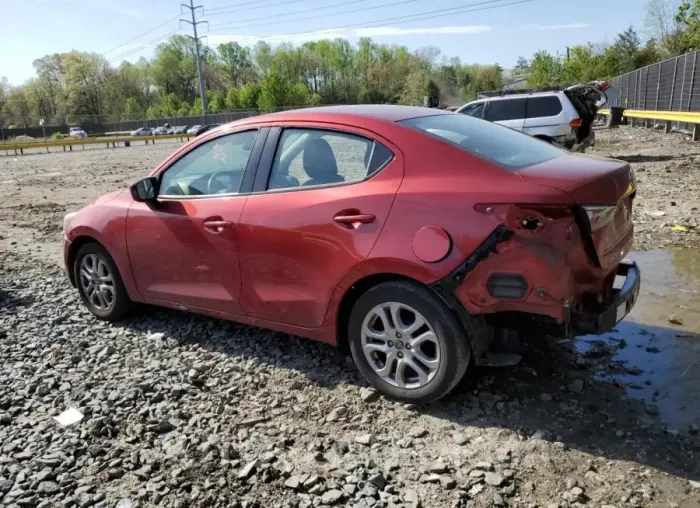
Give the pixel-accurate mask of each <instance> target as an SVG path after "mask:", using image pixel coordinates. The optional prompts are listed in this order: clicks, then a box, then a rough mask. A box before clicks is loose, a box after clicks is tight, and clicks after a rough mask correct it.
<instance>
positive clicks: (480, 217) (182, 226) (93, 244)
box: [64, 106, 640, 402]
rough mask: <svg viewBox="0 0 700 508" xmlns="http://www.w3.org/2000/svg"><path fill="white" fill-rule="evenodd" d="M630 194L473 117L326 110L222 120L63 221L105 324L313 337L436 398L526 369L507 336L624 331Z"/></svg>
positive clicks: (556, 152)
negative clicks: (150, 322)
mask: <svg viewBox="0 0 700 508" xmlns="http://www.w3.org/2000/svg"><path fill="white" fill-rule="evenodd" d="M634 196H635V182H634V176H633V174H632V172H631V170H630V168H629V166H628V165H627V164H625V163H623V162H620V161H615V160H608V159H602V158H594V157H589V156H582V155H572V154H569V153H568V152H565V151H563V150H560V149H558V148H556V147H553V146H551V145H548V144H546V143H545V142H542V141H539V140H536V139H533V138H531V137H529V136H527V135H524V134H520V133H518V132H515V131H513V130H510V129H508V128H505V127H501V126H498V125H495V124H492V123H489V122H486V121H482V120H478V119H474V118H471V117H469V116H466V115H461V114H456V113H449V112H444V111H438V110H435V109H428V108H414V107H403V106H339V107H323V108H314V109H306V110H300V111H290V112H285V113H278V114H272V115H266V116H259V117H254V118H249V119H246V120H242V121H237V122H234V123H230V124H227V125H223V126H221V127H218V128H216V129H213V130H212V131H210V132H207V133H206V134H204V135H202V136H201V137H197V138H195V139H194V140H192V141H191V142H190V143H188V144H186V145H184V146H183V147H182V148H180V149H178V150H177V151H176V152H175V153H173V154H172V155H171V156H170V157H168V158H167V159H166V160H165V161H163V162H162V163H161V164H160V165H159V166H158V167H157V168H156V169H155V170H154V171H153V172H152V173H151V175H150V176H149V177H147V178H144V179H143V180H140V181H139V182H137V183H135V184H134V185H133V186H132V187H131V188H130V189H125V190H121V191H116V192H112V193H110V194H107V195H105V196H103V197H101V198H100V199H98V200H97V201H95V202H94V203H93V204H91V205H89V206H87V207H85V208H83V209H82V210H80V211H78V212H75V213H71V214H69V215H67V216H66V218H65V220H64V236H65V263H66V268H67V272H68V275H69V277H70V280H71V282H72V283H73V285H74V286H75V287H77V289H78V291H79V293H80V297H81V298H82V301H83V302H84V304H85V305H86V306H87V308H88V309H89V310H90V311H91V312H92V313H93V314H94V315H95V316H97V317H98V318H100V319H105V320H117V319H119V318H121V317H122V316H124V315H125V313H126V312H127V311H128V310H129V309H130V307H131V305H132V303H133V302H144V303H148V304H154V305H161V306H165V307H172V308H175V309H182V310H188V311H192V312H198V313H202V314H207V315H210V316H215V317H218V318H224V319H230V320H234V321H239V322H242V323H247V324H250V325H255V326H261V327H265V328H270V329H274V330H278V331H282V332H286V333H290V334H294V335H301V336H306V337H310V338H313V339H317V340H321V341H324V342H327V343H330V344H334V345H337V346H339V347H341V348H344V349H346V350H349V351H350V353H351V354H352V357H353V358H354V360H355V362H356V364H357V366H358V368H359V369H360V371H361V372H362V374H363V375H364V376H365V377H366V378H367V380H368V381H369V382H370V383H371V384H372V385H373V386H375V387H376V388H377V389H378V390H379V391H381V392H382V393H384V394H386V395H388V396H390V397H392V398H395V399H398V400H403V401H410V402H425V401H431V400H435V399H437V398H439V397H442V396H443V395H445V394H446V393H447V392H449V391H450V389H452V388H453V387H454V386H455V385H456V384H457V382H458V381H459V380H460V378H461V377H462V376H463V374H464V372H465V370H466V368H467V366H468V365H469V364H470V362H471V363H475V364H482V365H498V364H500V365H503V364H512V363H513V362H515V361H517V360H518V358H519V357H518V356H517V354H515V353H516V351H514V350H513V348H512V345H513V342H514V341H513V340H510V338H512V337H516V336H520V335H525V334H533V333H543V334H548V335H551V336H560V337H561V336H572V335H576V334H588V333H594V334H600V333H603V332H606V331H608V330H610V329H611V328H612V327H613V326H615V324H616V323H617V322H619V321H620V320H621V319H622V318H623V317H624V316H625V315H626V314H627V313H628V312H629V311H630V309H631V308H632V306H633V305H634V303H635V300H636V298H637V295H638V293H639V283H640V275H639V270H638V268H637V266H636V265H635V264H633V263H624V262H622V259H623V258H624V257H625V256H626V255H627V253H628V252H629V250H630V248H631V246H632V240H633V225H632V220H631V210H632V200H633V199H634ZM616 279H617V280H618V281H620V280H622V282H621V283H618V284H615V282H616ZM506 339H508V340H506Z"/></svg>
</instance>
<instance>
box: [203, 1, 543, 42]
mask: <svg viewBox="0 0 700 508" xmlns="http://www.w3.org/2000/svg"><path fill="white" fill-rule="evenodd" d="M502 1H503V0H486V1H483V2H476V3H473V4H469V5H466V6H465V5H462V6H459V7H451V8H448V9H440V10H437V11H435V10H433V11H428V12H422V13H417V14H409V15H406V16H399V17H390V18H384V19H380V20H376V21H370V22H369V23H374V24H373V25H370V26H367V25H365V24H357V23H350V24H346V25H338V26H335V27H332V28H324V29H321V30H316V31H309V30H305V31H303V32H293V33H288V34H283V35H276V36H272V37H264V36H261V37H248V38H244V39H243V40H242V41H239V42H243V43H245V42H253V41H258V40H264V41H275V40H282V39H286V38H288V37H290V36H295V35H307V34H313V33H316V32H322V31H326V32H327V31H332V30H340V29H344V28H377V27H381V26H386V25H395V24H398V23H402V22H413V21H424V20H428V19H435V18H441V17H445V16H452V15H455V14H466V13H469V12H478V11H487V10H492V9H497V8H500V7H508V6H510V5H518V4H524V3H529V2H533V1H534V0H517V1H514V2H509V3H505V4H499V5H489V6H487V7H479V8H476V9H472V8H470V7H473V6H476V5H484V4H493V3H497V2H502ZM462 9H466V10H462ZM436 13H439V14H436ZM318 17H319V16H311V17H305V18H297V19H292V20H289V22H290V23H292V22H297V21H305V20H308V19H316V18H318ZM324 17H325V16H324ZM407 18H415V19H407ZM285 22H286V21H285ZM212 33H216V32H212ZM219 33H220V34H221V32H219ZM224 35H228V34H224Z"/></svg>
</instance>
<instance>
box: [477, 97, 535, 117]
mask: <svg viewBox="0 0 700 508" xmlns="http://www.w3.org/2000/svg"><path fill="white" fill-rule="evenodd" d="M526 103H527V99H500V100H497V101H490V102H489V104H488V106H486V119H487V120H489V121H491V122H502V121H505V120H522V119H523V118H525V104H526Z"/></svg>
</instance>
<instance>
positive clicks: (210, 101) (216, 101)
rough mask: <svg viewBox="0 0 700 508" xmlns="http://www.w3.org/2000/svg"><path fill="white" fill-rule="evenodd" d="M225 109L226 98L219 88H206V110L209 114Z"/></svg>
mask: <svg viewBox="0 0 700 508" xmlns="http://www.w3.org/2000/svg"><path fill="white" fill-rule="evenodd" d="M225 109H226V99H225V97H224V94H223V93H221V92H220V91H219V90H215V91H213V92H212V91H211V90H207V111H208V112H209V113H211V114H216V113H221V112H222V111H224V110H225Z"/></svg>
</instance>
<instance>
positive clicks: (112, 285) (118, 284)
mask: <svg viewBox="0 0 700 508" xmlns="http://www.w3.org/2000/svg"><path fill="white" fill-rule="evenodd" d="M73 275H74V277H75V281H76V285H77V287H78V293H79V294H80V299H81V300H82V302H83V304H84V305H85V306H86V307H87V309H88V310H89V311H90V312H91V313H92V314H94V315H95V316H96V317H97V318H98V319H101V320H104V321H118V320H120V319H121V318H123V317H124V316H125V315H126V314H127V312H128V311H129V310H130V308H131V305H132V303H131V300H130V299H129V295H128V294H127V292H126V289H125V288H124V284H123V282H122V278H121V276H120V275H119V270H118V269H117V265H115V264H114V261H113V260H112V257H111V256H110V255H109V253H108V252H107V251H106V250H105V249H104V247H102V246H101V245H99V244H97V243H86V244H85V245H83V246H82V247H80V249H79V250H78V253H77V254H76V256H75V262H74V263H73Z"/></svg>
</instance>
